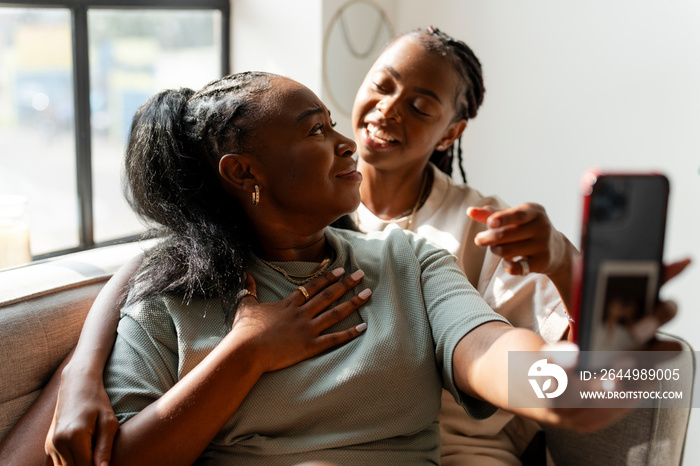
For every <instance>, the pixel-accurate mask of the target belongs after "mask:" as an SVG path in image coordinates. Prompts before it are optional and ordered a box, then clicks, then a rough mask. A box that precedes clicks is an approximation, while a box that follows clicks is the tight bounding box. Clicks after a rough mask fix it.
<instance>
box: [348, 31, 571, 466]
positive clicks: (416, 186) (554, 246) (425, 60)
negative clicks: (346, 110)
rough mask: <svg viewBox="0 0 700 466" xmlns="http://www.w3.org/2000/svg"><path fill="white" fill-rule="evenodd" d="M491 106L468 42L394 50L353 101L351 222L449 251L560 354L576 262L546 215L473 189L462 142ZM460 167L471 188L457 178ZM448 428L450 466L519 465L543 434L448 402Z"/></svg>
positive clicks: (489, 294)
mask: <svg viewBox="0 0 700 466" xmlns="http://www.w3.org/2000/svg"><path fill="white" fill-rule="evenodd" d="M483 99H484V84H483V76H482V70H481V64H480V62H479V60H478V59H477V57H476V55H475V54H474V52H473V51H472V50H471V48H469V46H467V45H466V44H465V43H464V42H462V41H458V40H455V39H453V38H451V37H450V36H448V35H447V34H445V33H443V32H442V31H439V30H438V29H436V28H433V27H429V28H427V29H419V30H416V31H412V32H409V33H406V34H403V35H401V36H399V37H397V38H396V39H395V40H394V41H392V42H391V43H390V44H389V45H388V46H387V47H386V49H385V50H384V51H383V53H382V54H381V55H380V56H379V58H378V59H377V60H376V61H375V63H374V65H373V66H372V68H371V69H370V71H369V72H368V73H367V76H366V77H365V79H364V81H363V83H362V85H361V86H360V89H359V91H358V92H357V96H356V98H355V104H354V108H353V115H352V125H353V130H354V135H355V141H356V143H357V152H358V155H359V163H358V169H359V170H360V171H361V172H362V174H363V176H364V180H363V182H362V185H361V186H360V193H361V197H362V203H361V204H360V207H359V208H358V210H357V211H356V213H355V214H354V218H355V220H356V223H357V224H358V226H359V228H360V230H362V231H366V232H367V231H377V230H383V229H385V228H387V227H388V226H389V225H392V224H395V225H398V226H400V227H401V228H404V229H407V230H411V231H415V232H417V233H418V234H420V235H422V236H424V237H427V238H429V239H431V240H432V241H433V242H435V243H436V244H438V245H440V246H441V247H443V248H445V249H447V250H449V251H450V252H451V253H453V254H455V255H456V256H457V260H458V264H459V266H460V268H461V269H462V270H463V271H464V272H465V274H466V275H467V277H468V278H469V280H470V282H471V283H472V285H474V287H475V288H477V290H478V291H479V293H480V294H481V295H482V296H483V297H484V299H485V300H486V302H488V303H489V305H490V306H491V307H492V308H493V309H494V310H496V312H498V313H500V314H501V315H503V316H505V317H506V318H507V319H508V320H509V321H510V323H511V324H513V325H514V326H516V327H524V328H528V329H530V330H533V331H535V332H537V333H538V334H540V335H541V336H542V337H543V338H544V339H545V340H546V341H547V342H550V343H553V342H555V341H557V340H559V339H561V338H563V337H565V335H566V333H567V330H568V328H569V321H568V319H567V314H566V309H565V306H564V302H565V300H566V299H567V297H568V293H569V287H570V283H569V280H570V278H571V266H572V263H571V261H572V260H573V258H574V257H575V255H576V254H577V251H576V249H575V248H574V247H573V245H572V244H571V243H570V242H569V241H568V240H567V239H566V238H565V237H564V235H562V234H561V233H559V232H558V231H556V230H555V229H554V228H553V227H552V225H551V223H550V221H549V220H548V218H547V215H546V213H545V211H544V209H543V208H542V207H541V206H538V205H534V204H523V205H521V206H519V207H517V208H508V207H507V206H506V205H505V204H504V203H503V201H501V200H500V199H498V198H497V197H492V196H490V197H485V196H482V195H481V194H480V193H479V192H478V191H477V190H475V189H474V188H472V187H471V186H469V185H468V184H466V175H465V172H464V169H463V167H462V150H461V135H462V133H463V131H464V130H465V128H466V126H467V122H468V120H470V119H472V118H474V117H476V115H477V111H478V109H479V107H480V106H481V103H482V101H483ZM455 146H456V147H455ZM455 155H456V156H457V160H456V165H457V166H458V167H459V169H460V171H461V177H462V180H463V181H464V183H465V184H458V183H455V182H454V181H453V180H452V177H451V176H450V175H451V174H452V167H453V165H454V163H453V162H455V161H453V158H454V156H455ZM467 211H469V216H467ZM485 224H487V225H488V227H490V228H486V225H485ZM485 246H489V247H490V248H488V249H487V248H486V247H485ZM528 272H540V273H528ZM440 420H441V431H442V464H446V465H452V464H454V465H460V464H471V462H473V461H476V460H478V461H479V464H492V463H493V464H520V462H521V456H522V454H523V452H524V451H525V450H526V448H527V446H528V445H529V443H530V441H531V439H532V438H533V436H534V435H535V433H536V432H537V430H539V427H538V426H537V425H536V424H535V423H534V422H532V421H527V420H524V419H520V418H514V417H513V416H512V415H511V414H508V413H505V412H502V411H501V412H499V413H497V414H496V415H495V416H492V417H491V418H489V419H487V420H482V421H475V420H473V419H470V418H469V417H468V416H466V415H465V413H464V410H463V409H461V408H460V407H459V406H457V405H456V403H455V401H454V398H453V397H452V396H451V395H450V394H449V393H447V392H446V391H445V392H443V399H442V411H441V417H440ZM540 453H541V452H540ZM489 461H490V462H489Z"/></svg>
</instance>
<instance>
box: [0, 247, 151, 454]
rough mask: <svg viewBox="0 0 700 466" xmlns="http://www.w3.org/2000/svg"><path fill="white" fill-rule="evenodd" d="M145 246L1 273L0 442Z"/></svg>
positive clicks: (101, 251) (97, 251)
mask: <svg viewBox="0 0 700 466" xmlns="http://www.w3.org/2000/svg"><path fill="white" fill-rule="evenodd" d="M144 247H145V245H144V244H141V243H128V244H121V245H116V246H109V247H104V248H98V249H93V250H90V251H84V252H79V253H75V254H69V255H66V256H61V257H59V258H55V259H49V260H45V261H39V262H35V263H31V264H27V265H25V266H21V267H14V268H10V269H4V270H1V271H0V374H2V377H0V440H2V439H3V438H5V436H6V435H7V432H8V431H9V430H10V429H11V428H12V426H14V425H15V423H16V422H17V420H18V419H19V418H20V417H21V415H22V414H23V413H24V412H25V411H26V410H27V409H28V408H29V406H30V405H31V404H32V403H33V401H34V400H35V399H36V397H37V396H38V395H39V393H40V391H41V389H42V388H43V387H44V386H45V385H46V383H47V382H48V380H49V379H50V378H51V375H53V373H54V372H55V370H56V368H57V367H58V366H59V365H60V363H61V362H62V361H63V359H64V358H65V357H66V356H67V355H68V353H69V352H70V351H71V350H72V349H73V347H74V346H75V344H76V343H77V341H78V337H79V336H80V331H81V329H82V325H83V322H84V321H85V317H86V316H87V313H88V311H89V310H90V306H91V305H92V303H93V301H94V300H95V297H96V296H97V294H98V293H99V291H100V289H101V288H102V287H103V286H104V284H105V283H106V282H107V280H108V279H109V278H110V277H111V276H112V274H113V273H114V272H115V271H116V270H117V269H119V267H121V266H122V265H123V264H124V263H125V262H127V261H128V260H129V259H130V258H131V257H133V256H134V255H136V254H138V253H139V252H141V251H142V250H143V248H144Z"/></svg>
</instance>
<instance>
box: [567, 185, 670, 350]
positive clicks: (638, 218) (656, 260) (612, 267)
mask: <svg viewBox="0 0 700 466" xmlns="http://www.w3.org/2000/svg"><path fill="white" fill-rule="evenodd" d="M668 192H669V187H668V180H667V179H666V177H664V176H663V175H656V174H641V175H632V174H619V175H618V174H602V175H597V176H596V177H595V178H592V180H591V183H590V184H589V185H588V187H587V192H586V193H585V199H584V207H585V208H584V222H583V231H582V242H581V249H582V253H583V265H582V270H580V272H579V277H580V278H579V279H580V283H579V284H578V286H579V290H578V293H577V295H578V297H579V299H578V305H579V307H578V313H577V314H578V318H577V320H578V342H579V346H580V347H581V349H582V350H587V351H596V350H629V349H632V348H633V347H634V346H635V342H634V340H633V339H632V337H631V334H630V332H629V329H630V327H631V326H632V325H633V324H634V323H635V322H637V321H638V320H639V319H640V318H642V317H643V316H644V315H646V314H647V313H649V312H651V310H652V309H653V307H654V305H655V304H656V301H657V300H658V290H659V286H660V281H661V273H662V258H663V243H664V234H665V228H666V209H667V204H668Z"/></svg>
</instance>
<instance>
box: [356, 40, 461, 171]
mask: <svg viewBox="0 0 700 466" xmlns="http://www.w3.org/2000/svg"><path fill="white" fill-rule="evenodd" d="M461 87H462V84H461V83H460V81H459V79H458V77H457V73H456V72H455V71H454V68H453V67H452V65H451V64H450V63H449V62H448V61H447V60H446V59H444V58H442V57H440V56H438V55H437V54H434V53H431V52H429V51H427V50H426V49H425V47H424V46H423V45H422V44H421V43H420V42H418V41H417V40H416V39H415V38H412V37H410V36H404V37H402V38H400V39H398V40H397V41H396V42H394V43H393V44H392V45H391V46H390V47H389V48H388V49H387V50H385V51H384V53H382V55H381V56H380V57H379V58H378V59H377V61H376V62H375V63H374V65H373V66H372V68H371V69H370V71H369V72H368V73H367V76H366V77H365V80H364V81H363V83H362V85H361V86H360V89H359V90H358V92H357V96H356V97H355V103H354V106H353V112H352V124H353V131H354V135H355V141H357V150H358V153H359V156H360V157H361V158H362V159H363V160H364V161H365V162H367V163H369V164H370V165H372V166H374V167H375V168H377V169H382V170H392V169H396V168H398V167H401V166H406V165H407V164H411V165H416V166H420V167H421V168H422V167H423V166H424V165H425V164H426V163H427V161H428V159H429V158H430V155H431V154H432V153H433V150H434V149H435V148H436V146H437V145H438V144H443V145H446V146H449V145H450V144H451V143H452V142H453V141H454V139H456V137H458V136H459V134H460V133H461V131H462V130H463V128H464V125H465V124H466V122H465V120H457V121H455V115H456V109H455V99H456V98H457V95H458V93H459V92H460V89H461ZM460 121H461V122H462V123H461V124H460ZM460 128H461V129H460Z"/></svg>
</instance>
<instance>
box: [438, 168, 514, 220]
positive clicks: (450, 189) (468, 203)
mask: <svg viewBox="0 0 700 466" xmlns="http://www.w3.org/2000/svg"><path fill="white" fill-rule="evenodd" d="M432 168H433V176H434V179H433V187H432V192H431V195H430V197H429V198H428V201H427V202H426V205H425V207H427V209H426V210H428V211H432V213H433V215H435V214H438V216H440V214H442V215H443V216H445V215H449V216H452V215H455V214H460V217H459V218H462V217H461V216H462V215H463V214H464V212H465V211H466V209H467V208H468V207H482V206H487V205H489V206H492V207H495V208H497V209H503V208H506V207H508V204H506V202H504V201H503V200H502V199H501V198H500V197H498V196H496V195H488V196H485V195H483V194H482V193H481V191H479V190H478V189H476V188H474V187H472V186H470V185H468V184H466V183H457V182H456V181H455V180H453V179H452V178H451V177H450V176H448V175H447V174H446V173H443V172H441V171H440V170H439V169H437V168H436V167H434V166H433V167H432Z"/></svg>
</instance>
